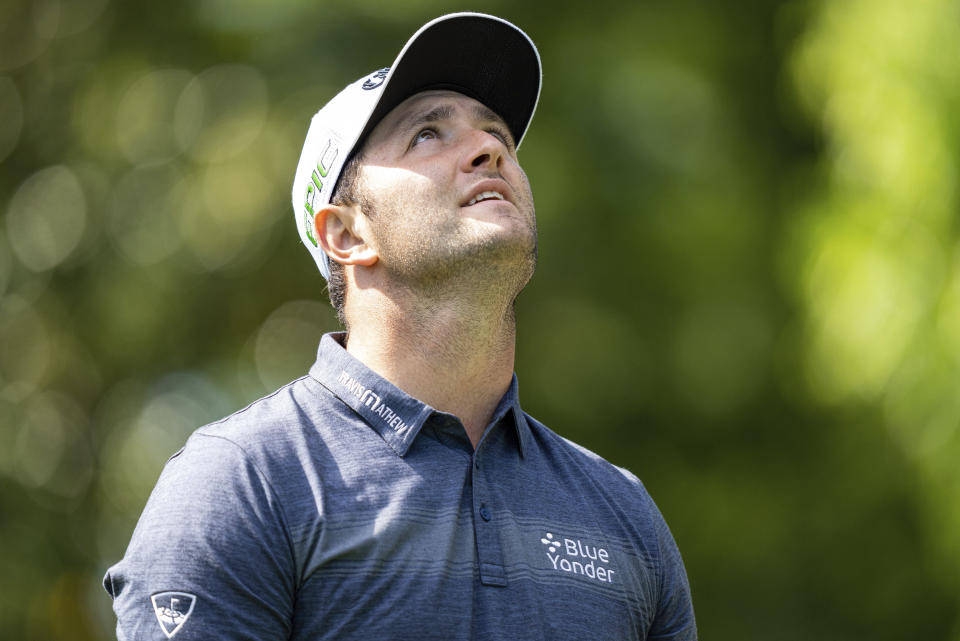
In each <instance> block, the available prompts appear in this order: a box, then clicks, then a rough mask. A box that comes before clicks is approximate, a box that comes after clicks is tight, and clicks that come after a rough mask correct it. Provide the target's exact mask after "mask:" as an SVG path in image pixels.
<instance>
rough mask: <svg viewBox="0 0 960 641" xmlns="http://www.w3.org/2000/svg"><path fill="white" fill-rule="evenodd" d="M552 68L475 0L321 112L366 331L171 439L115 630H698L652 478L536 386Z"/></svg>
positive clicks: (302, 179)
mask: <svg viewBox="0 0 960 641" xmlns="http://www.w3.org/2000/svg"><path fill="white" fill-rule="evenodd" d="M539 91H540V61H539V56H538V54H537V51H536V49H535V47H534V45H533V43H532V42H531V41H530V40H529V38H528V37H527V36H526V34H524V33H523V32H522V31H520V30H519V29H517V28H516V27H515V26H513V25H512V24H510V23H508V22H505V21H503V20H500V19H498V18H494V17H492V16H485V15H481V14H453V15H449V16H444V17H442V18H439V19H437V20H434V21H433V22H431V23H428V24H427V25H425V26H424V27H423V28H422V29H421V30H420V31H418V32H417V33H416V34H415V35H414V36H413V37H412V38H411V39H410V41H409V42H408V43H407V45H406V46H405V47H404V49H403V50H402V51H401V53H400V55H399V57H398V58H397V60H396V61H395V62H394V64H393V66H392V67H391V68H389V69H384V70H381V71H380V72H377V73H375V74H373V75H371V76H369V77H367V78H363V79H361V80H359V81H357V82H356V83H354V84H353V85H350V86H348V87H347V88H346V89H344V91H343V92H341V93H340V94H339V95H338V96H336V97H335V98H334V99H333V100H332V101H331V102H330V103H328V104H327V105H326V106H325V107H324V108H323V109H321V110H320V112H319V113H318V114H317V115H316V116H315V117H314V119H313V121H312V123H311V125H310V129H309V131H308V133H307V139H306V142H305V144H304V149H303V153H302V155H301V159H300V163H299V166H298V168H297V173H296V179H295V182H294V187H293V204H294V211H295V215H296V218H297V223H298V226H299V228H300V232H301V237H302V239H303V241H304V244H305V245H306V246H307V248H308V249H309V250H310V251H311V253H312V254H313V256H314V258H315V259H316V261H317V264H318V266H319V268H320V270H321V272H322V273H323V274H324V276H327V277H328V278H329V279H330V292H331V299H332V301H333V302H334V305H335V306H336V307H337V308H338V315H339V316H340V317H341V318H342V320H343V321H344V324H345V327H346V328H347V332H345V333H340V334H328V335H326V336H324V338H323V340H322V341H321V344H320V348H319V353H318V357H317V362H316V364H315V365H314V366H313V367H312V368H311V370H310V373H309V375H308V376H305V377H303V378H301V379H298V380H297V381H294V382H293V383H291V384H290V385H288V386H286V387H284V388H281V389H280V390H278V391H277V392H275V393H274V394H273V395H271V396H268V397H266V398H264V399H261V400H259V401H257V402H255V403H253V404H252V405H250V406H249V407H247V408H246V409H244V410H242V411H240V412H238V413H236V414H234V415H232V416H230V417H227V418H226V419H223V420H222V421H219V422H217V423H214V424H212V425H208V426H206V427H203V428H201V429H199V430H198V431H197V432H196V433H195V434H194V435H193V436H192V437H191V438H190V439H189V441H188V442H187V445H186V447H185V448H184V449H183V450H181V451H180V452H179V453H177V454H176V455H175V456H174V457H173V458H172V459H171V460H170V461H169V462H168V464H167V466H166V468H165V469H164V471H163V474H162V475H161V477H160V480H159V481H158V483H157V486H156V488H155V490H154V492H153V494H152V495H151V497H150V500H149V502H148V504H147V506H146V508H145V510H144V513H143V516H142V517H141V519H140V523H139V524H138V526H137V529H136V531H135V533H134V535H133V539H132V540H131V543H130V547H129V549H128V550H127V553H126V555H125V557H124V559H123V560H122V561H121V562H120V563H118V564H117V565H116V566H114V567H113V568H111V569H110V570H109V571H108V572H107V575H106V577H105V578H104V585H105V587H106V589H107V590H108V591H109V592H110V594H111V595H112V596H113V597H114V599H115V602H114V608H115V610H116V612H117V615H118V625H117V630H118V637H120V638H121V639H154V638H155V639H162V638H171V637H174V636H176V637H177V638H178V639H258V640H261V641H265V640H268V639H271V640H272V639H298V640H299V639H304V640H306V639H310V640H317V639H418V640H419V639H444V640H447V639H549V640H551V641H557V640H564V639H604V640H611V639H648V638H649V639H695V638H696V626H695V623H694V618H693V610H692V606H691V602H690V593H689V587H688V584H687V579H686V575H685V571H684V567H683V564H682V562H681V560H680V555H679V553H678V551H677V548H676V545H675V544H674V541H673V539H672V538H671V536H670V533H669V530H668V529H667V526H666V524H665V523H664V521H663V518H662V517H661V516H660V513H659V512H658V511H657V508H656V507H655V506H654V504H653V501H652V500H651V499H650V497H649V496H648V495H647V493H646V491H645V490H644V488H643V486H642V485H641V484H640V482H639V481H638V480H637V479H636V477H634V476H633V475H631V474H630V473H629V472H626V471H625V470H621V469H619V468H616V467H614V466H613V465H611V464H609V463H607V462H606V461H604V460H603V459H601V458H599V457H598V456H596V455H595V454H592V453H590V452H588V451H587V450H584V449H583V448H580V447H578V446H576V445H574V444H572V443H570V442H569V441H566V440H564V439H562V438H560V437H559V436H557V435H556V434H554V433H553V432H551V431H550V430H549V429H547V428H546V427H544V426H543V425H541V424H540V423H538V422H537V421H536V420H534V419H533V418H531V417H530V416H528V415H527V414H525V413H524V412H523V411H522V410H521V409H520V404H519V400H518V395H517V381H516V378H515V377H514V375H513V361H514V340H515V324H514V314H513V301H514V299H515V298H516V296H517V294H518V293H519V292H520V290H521V289H522V288H523V287H524V285H525V284H526V283H527V281H528V280H529V278H530V276H531V275H532V273H533V269H534V264H535V260H536V226H535V219H534V206H533V197H532V195H531V191H530V186H529V184H528V182H527V179H526V176H525V175H524V173H523V170H522V169H521V168H520V165H519V163H518V161H517V154H516V147H517V146H518V145H519V143H520V140H521V139H522V137H523V134H524V132H525V131H526V128H527V125H528V123H529V121H530V119H531V117H532V115H533V111H534V108H535V106H536V103H537V99H538V96H539ZM338 179H339V182H338Z"/></svg>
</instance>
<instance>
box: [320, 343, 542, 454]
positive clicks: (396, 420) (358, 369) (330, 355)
mask: <svg viewBox="0 0 960 641" xmlns="http://www.w3.org/2000/svg"><path fill="white" fill-rule="evenodd" d="M344 336H345V335H344V333H343V332H332V333H329V334H324V335H323V338H321V339H320V347H319V348H318V349H317V361H316V362H315V363H314V364H313V367H311V368H310V376H311V377H312V378H314V379H315V380H316V381H317V382H319V383H320V384H321V385H323V386H324V387H326V388H327V389H328V390H330V392H331V393H332V394H333V395H334V396H336V397H337V398H339V399H340V400H341V401H343V402H344V403H346V404H347V405H348V406H349V407H351V408H352V409H353V411H355V412H356V413H357V414H358V415H360V417H361V418H363V419H364V420H365V421H366V422H367V423H368V424H369V425H370V427H372V428H373V429H374V431H376V432H377V433H378V434H379V435H380V437H381V438H382V439H383V440H384V441H385V442H386V443H387V445H389V446H390V448H391V449H393V451H394V452H396V453H397V454H398V455H399V456H404V455H406V453H407V451H408V450H409V449H410V445H411V444H412V443H413V441H414V439H415V438H416V437H417V434H419V433H420V429H421V428H422V427H423V424H424V423H425V422H426V420H427V419H428V418H430V416H431V415H432V414H433V413H434V412H435V411H436V410H434V408H432V407H430V406H429V405H427V404H426V403H422V402H420V401H418V400H417V399H415V398H413V397H412V396H410V395H409V394H407V393H406V392H404V391H403V390H401V389H400V388H399V387H397V386H396V385H394V384H393V383H391V382H390V381H388V380H387V379H385V378H383V377H382V376H380V375H379V374H377V373H376V372H374V371H373V370H371V369H370V368H369V367H367V366H366V365H364V364H363V363H361V362H360V361H359V360H357V359H356V358H354V357H353V355H351V354H350V353H349V352H347V350H346V349H344V347H343V344H342V341H343V339H344ZM517 389H518V387H517V377H516V375H514V376H513V380H512V381H511V382H510V387H509V388H508V389H507V392H506V394H504V395H503V398H502V399H500V403H499V404H498V405H497V409H496V410H494V413H493V417H492V421H491V425H496V424H497V421H499V420H500V419H501V418H502V417H504V416H505V415H506V414H507V413H508V412H510V413H512V415H513V416H512V418H513V420H512V421H511V423H512V424H513V425H514V426H515V428H516V431H517V442H518V443H519V444H520V455H521V456H523V454H524V451H525V450H526V449H528V445H527V444H528V443H529V440H530V434H529V432H530V428H529V426H528V425H527V421H526V417H525V415H524V413H523V410H521V409H520V398H519V394H518V393H517Z"/></svg>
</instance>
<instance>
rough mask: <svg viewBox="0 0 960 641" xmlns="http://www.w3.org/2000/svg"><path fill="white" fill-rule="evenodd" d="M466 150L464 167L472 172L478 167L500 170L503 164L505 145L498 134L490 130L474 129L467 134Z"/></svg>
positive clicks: (464, 169)
mask: <svg viewBox="0 0 960 641" xmlns="http://www.w3.org/2000/svg"><path fill="white" fill-rule="evenodd" d="M465 136H466V142H465V149H466V150H465V152H464V155H463V161H462V169H463V171H466V172H470V171H476V170H477V169H496V170H497V171H499V170H500V166H501V165H502V164H503V154H504V146H503V143H502V142H501V141H500V139H498V138H497V137H496V136H494V135H493V134H491V133H490V132H489V131H483V130H480V129H472V130H470V132H469V133H467V134H465Z"/></svg>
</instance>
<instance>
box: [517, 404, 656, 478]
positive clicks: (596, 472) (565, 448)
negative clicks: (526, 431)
mask: <svg viewBox="0 0 960 641" xmlns="http://www.w3.org/2000/svg"><path fill="white" fill-rule="evenodd" d="M524 417H525V418H526V420H527V425H528V426H529V428H530V431H531V433H532V434H533V437H534V439H536V440H537V442H538V443H539V444H540V446H541V448H544V449H545V450H546V451H547V452H548V453H549V455H551V456H554V457H559V456H562V457H564V458H565V459H566V461H567V463H568V464H569V465H573V466H576V467H578V468H580V469H582V470H583V471H584V472H585V473H588V474H590V475H591V476H592V477H593V478H595V479H597V480H602V481H607V482H610V483H614V484H617V485H622V486H624V487H632V488H634V489H637V490H640V491H641V493H642V494H643V495H646V489H645V488H644V486H643V483H642V482H641V481H640V479H639V478H638V477H637V476H636V475H635V474H633V473H632V472H631V471H630V470H628V469H626V468H623V467H620V466H619V465H615V464H614V463H611V462H610V461H608V460H607V459H605V458H604V457H603V456H601V455H599V454H597V453H596V452H594V451H593V450H591V449H589V448H587V447H584V446H583V445H580V444H579V443H577V442H575V441H572V440H570V439H569V438H566V437H564V436H561V435H560V434H558V433H557V432H554V431H553V430H552V429H550V428H549V427H547V426H546V425H544V424H543V423H542V422H540V421H538V420H537V419H535V418H533V417H532V416H530V415H529V414H527V413H526V412H524Z"/></svg>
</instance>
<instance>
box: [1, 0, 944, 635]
mask: <svg viewBox="0 0 960 641" xmlns="http://www.w3.org/2000/svg"><path fill="white" fill-rule="evenodd" d="M465 8H469V9H475V10H483V11H488V12H492V13H496V14H499V15H502V16H504V17H506V18H509V19H511V20H513V21H515V22H516V23H518V24H519V25H521V26H522V27H523V28H525V29H526V30H527V31H528V32H529V33H530V35H531V36H532V38H533V39H534V41H535V42H536V43H537V45H538V46H539V48H540V52H541V55H542V58H543V65H544V88H543V94H542V96H541V101H540V105H539V108H538V110H537V114H536V117H535V119H534V121H533V126H532V129H531V130H530V133H529V135H528V137H527V139H526V140H525V142H524V145H523V147H522V149H521V151H520V159H521V162H522V163H523V165H524V166H525V168H526V170H527V172H528V174H529V176H530V179H531V182H532V184H533V188H534V194H535V197H536V199H537V205H538V207H537V210H538V218H539V228H540V236H541V242H540V256H541V261H540V266H539V269H538V272H537V275H536V276H535V277H534V280H533V282H532V283H531V285H530V286H529V287H528V289H527V290H526V291H525V292H524V293H523V295H522V296H521V298H520V300H519V303H518V314H519V319H520V333H519V348H518V362H517V371H518V374H519V376H520V389H521V395H522V398H523V401H524V405H525V407H526V409H527V410H528V411H529V412H531V413H532V414H533V415H535V416H537V417H538V418H540V419H542V420H543V421H545V422H546V423H547V424H548V425H550V426H551V427H552V428H554V429H555V430H556V431H558V432H560V433H562V434H564V435H566V436H568V437H570V438H573V439H574V440H576V441H579V442H581V443H582V444H584V445H586V446H588V447H590V448H591V449H594V450H596V451H598V452H599V453H601V454H602V455H604V456H606V457H607V458H608V459H610V460H612V461H613V462H615V463H618V464H621V465H625V466H627V467H629V468H631V469H632V470H633V471H634V472H636V473H637V474H638V475H639V476H640V477H641V478H642V479H643V480H644V481H645V483H646V484H647V486H648V488H649V489H650V491H651V493H652V494H653V496H654V497H655V498H656V500H657V501H658V503H659V505H660V507H661V509H662V511H663V512H664V513H665V515H666V517H667V520H668V522H669V523H670V524H671V527H672V529H673V532H674V535H675V537H676V539H677V540H678V542H679V545H680V548H681V550H682V552H683V554H684V557H685V560H686V563H687V570H688V573H689V575H690V580H691V584H692V588H693V594H694V602H695V606H696V610H697V615H698V622H699V627H700V630H701V635H702V637H703V638H704V639H712V640H714V641H722V640H733V639H737V640H740V639H777V640H801V639H804V640H805V639H817V640H832V639H837V640H839V639H871V640H883V639H890V640H912V639H935V640H936V639H942V640H949V641H956V640H958V639H960V617H958V605H960V592H958V588H960V580H958V577H960V464H958V462H960V433H958V427H960V395H958V394H957V387H958V386H957V382H958V380H960V244H958V240H960V225H958V223H960V209H958V206H960V193H958V167H960V4H958V3H957V2H956V1H955V0H921V1H919V2H914V3H907V2H898V1H894V0H836V1H829V0H822V1H819V2H818V1H809V2H807V1H804V2H786V3H776V2H761V1H759V0H724V1H715V2H691V1H687V0H680V1H673V2H626V1H619V2H613V1H610V0H595V1H593V2H589V3H583V2H571V1H569V0H559V1H554V2H541V1H531V2H526V3H523V4H520V3H513V2H506V1H502V2H496V1H494V2H483V1H479V0H478V1H474V2H471V3H469V4H457V3H449V2H437V1H434V0H408V1H406V2H391V1H388V0H354V1H353V2H352V3H351V5H350V6H349V7H348V6H347V4H346V3H341V2H331V1H318V0H312V1H309V2H306V1H297V2H294V1H289V0H287V1H284V2H273V1H272V0H255V1H250V2H228V1H227V0H191V1H187V0H166V1H164V2H144V1H139V2H130V1H128V2H119V1H117V0H113V1H111V0H69V1H67V0H63V1H61V0H4V1H3V2H2V3H0V211H2V216H3V220H2V225H0V436H2V439H3V442H4V443H3V445H2V446H0V638H3V639H11V640H20V639H23V640H40V639H43V640H66V639H70V640H80V641H83V640H87V639H107V638H110V636H111V635H112V631H113V626H114V618H113V614H112V611H111V610H110V602H109V598H108V597H107V595H106V593H104V592H103V590H102V589H101V588H100V585H99V582H100V578H101V576H102V575H103V572H104V570H105V569H106V567H107V566H108V565H110V564H111V563H112V562H114V561H115V560H117V559H118V558H119V557H120V556H121V555H122V553H123V550H124V548H125V545H126V543H127V541H128V539H129V536H130V534H131V532H132V529H133V526H134V524H135V522H136V519H137V517H138V515H139V513H140V510H141V509H142V507H143V504H144V502H145V500H146V497H147V495H148V493H149V491H150V489H151V487H152V486H153V483H154V482H155V480H156V478H157V475H158V474H159V471H160V468H161V466H162V465H163V463H164V461H165V460H166V458H167V457H168V456H169V455H170V454H171V453H172V452H174V451H175V450H176V449H178V448H179V446H180V445H181V444H182V443H183V442H184V440H185V438H186V437H187V435H188V434H189V433H190V432H191V431H192V430H193V429H195V428H196V427H197V426H199V425H201V424H203V423H205V422H207V421H209V420H212V419H216V418H219V417H220V416H222V415H224V414H227V413H229V412H230V411H232V410H234V409H237V408H239V407H241V406H243V405H245V404H246V403H248V402H249V401H251V400H253V399H256V398H258V397H260V396H262V395H264V394H266V393H267V392H269V391H271V390H272V389H274V388H276V387H277V386H279V385H282V384H283V383H285V382H287V381H288V380H290V379H292V378H295V377H297V376H299V375H301V374H302V373H304V372H305V371H306V368H307V367H308V366H309V364H310V363H312V361H313V358H314V352H315V346H316V342H317V341H318V339H319V337H320V335H321V334H322V333H323V332H324V331H330V330H332V329H335V328H336V321H335V319H334V316H333V313H332V311H331V310H330V308H329V305H328V304H327V302H326V292H325V288H324V282H323V280H322V278H321V277H320V275H319V274H318V273H317V271H316V268H315V267H314V264H313V262H312V260H311V259H310V257H309V256H308V254H307V253H306V252H305V251H304V250H303V248H302V247H301V246H300V245H299V240H298V238H297V234H296V232H295V229H294V222H293V217H292V212H291V210H290V202H289V190H290V184H291V181H292V176H293V172H294V168H295V165H296V161H297V158H298V156H299V152H300V146H301V143H302V140H303V136H304V134H305V132H306V127H307V124H308V121H309V118H310V117H311V115H312V114H313V112H314V111H316V109H317V108H318V107H319V106H320V105H322V104H323V103H324V102H325V101H326V100H327V99H329V98H330V97H332V96H333V95H334V94H335V93H336V92H337V91H338V90H339V89H340V88H342V87H343V86H344V85H346V84H347V83H349V82H352V81H353V80H355V79H356V78H358V77H360V76H361V75H364V74H366V73H368V72H370V71H373V70H375V69H377V68H379V67H382V66H384V65H387V64H389V63H390V62H391V61H392V60H393V58H394V56H395V54H396V53H397V51H398V50H399V48H400V46H401V45H402V44H403V42H404V41H405V40H406V38H407V37H408V36H409V35H410V34H411V33H412V32H413V31H414V30H415V29H416V28H417V27H419V26H420V25H421V24H422V23H423V22H425V21H426V20H428V19H430V18H432V17H435V16H436V15H439V14H441V13H446V12H448V11H452V10H460V9H465Z"/></svg>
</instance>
